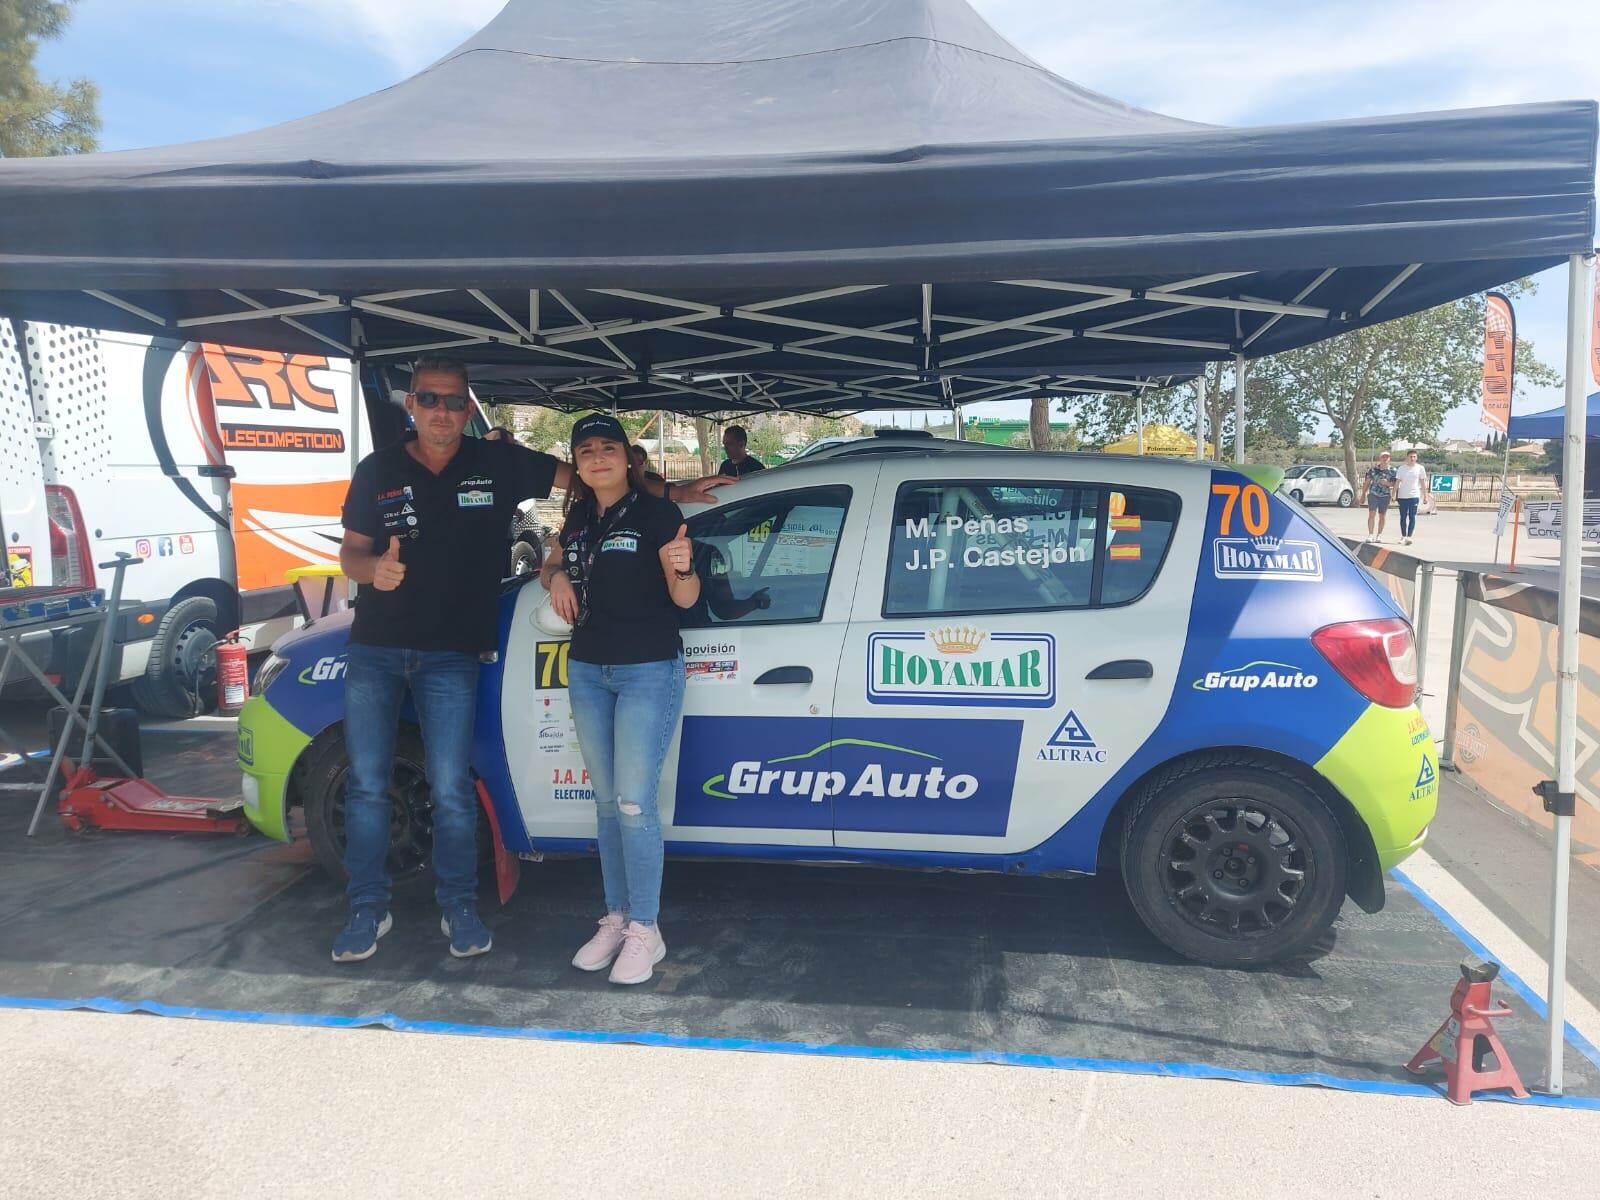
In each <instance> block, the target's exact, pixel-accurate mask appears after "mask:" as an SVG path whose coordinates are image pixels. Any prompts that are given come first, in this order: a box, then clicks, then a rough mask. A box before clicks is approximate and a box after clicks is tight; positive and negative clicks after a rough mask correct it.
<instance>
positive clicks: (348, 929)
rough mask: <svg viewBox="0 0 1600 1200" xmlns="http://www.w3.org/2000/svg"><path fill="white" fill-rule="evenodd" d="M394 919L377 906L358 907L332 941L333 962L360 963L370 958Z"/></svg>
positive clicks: (386, 911)
mask: <svg viewBox="0 0 1600 1200" xmlns="http://www.w3.org/2000/svg"><path fill="white" fill-rule="evenodd" d="M393 924H394V918H393V917H391V916H390V915H389V912H388V910H387V909H385V908H384V907H383V906H382V905H378V904H362V905H358V906H357V907H356V908H355V909H353V910H352V911H351V913H350V920H349V921H348V922H347V923H346V924H345V927H344V928H343V929H342V930H340V931H339V936H338V937H336V938H334V939H333V961H334V962H360V961H361V960H362V959H364V958H371V957H372V956H373V954H374V953H376V952H377V949H378V939H379V938H381V937H382V936H383V935H384V934H386V933H388V932H389V926H391V925H393Z"/></svg>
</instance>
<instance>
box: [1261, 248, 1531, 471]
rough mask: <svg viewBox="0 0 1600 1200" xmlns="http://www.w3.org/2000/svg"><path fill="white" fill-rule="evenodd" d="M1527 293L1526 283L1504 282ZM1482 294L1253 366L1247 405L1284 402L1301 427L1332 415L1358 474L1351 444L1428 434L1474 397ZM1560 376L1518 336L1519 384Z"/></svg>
mask: <svg viewBox="0 0 1600 1200" xmlns="http://www.w3.org/2000/svg"><path fill="white" fill-rule="evenodd" d="M1504 290H1505V292H1506V293H1507V294H1508V295H1510V296H1513V297H1514V296H1516V295H1520V294H1523V293H1531V292H1532V291H1533V284H1532V283H1531V281H1528V280H1522V281H1519V282H1518V283H1515V284H1513V285H1511V286H1510V287H1508V288H1506V289H1504ZM1483 310H1484V298H1483V296H1481V295H1478V296H1468V297H1466V298H1465V299H1461V300H1456V301H1454V302H1452V303H1450V304H1444V305H1440V306H1439V307H1438V308H1430V309H1427V310H1426V311H1424V312H1419V313H1412V314H1411V315H1410V316H1407V317H1399V318H1397V319H1395V320H1393V321H1386V322H1384V323H1383V324H1381V325H1372V326H1368V327H1367V328H1365V329H1356V330H1352V331H1351V332H1349V333H1344V334H1340V335H1339V336H1338V337H1334V338H1329V339H1328V340H1327V341H1324V342H1318V343H1316V344H1314V345H1311V346H1305V347H1302V348H1301V349H1299V350H1289V351H1286V352H1285V353H1283V354H1276V355H1273V356H1271V357H1270V358H1263V359H1260V360H1258V361H1257V362H1256V363H1254V364H1252V366H1251V368H1250V369H1249V372H1248V375H1247V378H1246V385H1247V400H1248V402H1249V405H1250V407H1251V409H1252V410H1257V411H1259V410H1260V409H1262V408H1264V409H1265V410H1266V411H1268V412H1271V411H1274V410H1281V411H1282V412H1283V413H1284V414H1286V415H1292V416H1293V418H1294V419H1295V420H1296V421H1297V422H1299V423H1300V424H1301V425H1302V427H1303V428H1310V425H1311V423H1313V422H1315V421H1317V420H1318V419H1326V420H1327V421H1329V422H1330V423H1332V425H1333V427H1334V429H1335V430H1336V431H1337V433H1338V435H1339V443H1340V444H1341V445H1342V446H1343V447H1344V464H1345V474H1346V475H1347V476H1349V477H1350V478H1351V479H1355V478H1356V447H1357V446H1358V445H1369V446H1371V445H1386V444H1387V443H1388V442H1389V441H1391V440H1393V439H1395V438H1404V439H1406V440H1407V441H1412V442H1429V441H1433V440H1434V438H1435V437H1436V436H1437V434H1438V432H1439V427H1440V426H1441V425H1442V424H1443V423H1444V418H1445V415H1446V414H1447V413H1449V412H1450V411H1451V410H1452V409H1455V408H1458V407H1460V406H1461V405H1463V404H1465V403H1467V402H1468V401H1469V400H1472V399H1475V398H1476V397H1477V395H1478V382H1479V380H1480V378H1481V371H1482V363H1483ZM1559 379H1560V376H1559V375H1557V373H1556V372H1555V371H1553V370H1552V369H1551V368H1550V367H1548V366H1546V365H1545V364H1544V363H1542V362H1540V361H1539V360H1538V359H1537V358H1535V357H1534V354H1533V347H1532V346H1530V345H1528V343H1526V342H1524V341H1521V340H1520V339H1519V340H1518V342H1517V380H1518V382H1519V383H1534V384H1540V385H1551V384H1554V383H1556V382H1558V381H1559Z"/></svg>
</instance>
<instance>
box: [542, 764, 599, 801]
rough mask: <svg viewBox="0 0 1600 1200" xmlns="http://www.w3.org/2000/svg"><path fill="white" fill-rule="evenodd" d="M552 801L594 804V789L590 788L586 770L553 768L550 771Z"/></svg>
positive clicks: (580, 768) (581, 768)
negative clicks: (576, 801)
mask: <svg viewBox="0 0 1600 1200" xmlns="http://www.w3.org/2000/svg"><path fill="white" fill-rule="evenodd" d="M550 784H551V789H552V790H551V792H550V798H551V799H552V800H584V801H587V802H588V803H590V804H593V803H594V788H592V787H590V786H589V772H588V770H587V769H586V768H583V767H578V768H576V769H574V768H572V767H553V768H551V771H550Z"/></svg>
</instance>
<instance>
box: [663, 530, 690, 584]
mask: <svg viewBox="0 0 1600 1200" xmlns="http://www.w3.org/2000/svg"><path fill="white" fill-rule="evenodd" d="M693 563H694V543H693V542H691V541H690V540H689V527H688V526H687V525H679V526H678V536H677V537H675V538H673V539H672V540H671V541H670V542H668V543H667V544H666V545H665V546H663V547H661V568H662V570H664V571H668V572H670V573H671V574H673V575H679V576H681V575H684V574H685V573H687V572H688V571H689V570H690V568H691V565H692V564H693Z"/></svg>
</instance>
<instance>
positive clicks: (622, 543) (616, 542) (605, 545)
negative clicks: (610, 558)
mask: <svg viewBox="0 0 1600 1200" xmlns="http://www.w3.org/2000/svg"><path fill="white" fill-rule="evenodd" d="M638 549H639V539H638V538H636V537H634V536H633V535H632V534H629V533H614V534H612V535H611V536H610V537H608V538H607V539H606V540H605V541H603V542H601V543H600V553H601V554H604V553H605V552H606V551H607V550H621V551H623V552H625V553H628V554H632V553H634V552H635V551H637V550H638Z"/></svg>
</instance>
